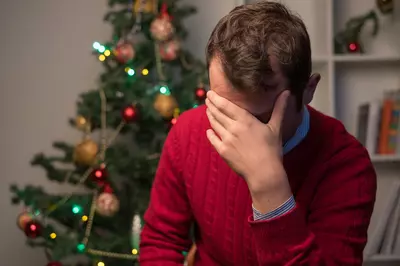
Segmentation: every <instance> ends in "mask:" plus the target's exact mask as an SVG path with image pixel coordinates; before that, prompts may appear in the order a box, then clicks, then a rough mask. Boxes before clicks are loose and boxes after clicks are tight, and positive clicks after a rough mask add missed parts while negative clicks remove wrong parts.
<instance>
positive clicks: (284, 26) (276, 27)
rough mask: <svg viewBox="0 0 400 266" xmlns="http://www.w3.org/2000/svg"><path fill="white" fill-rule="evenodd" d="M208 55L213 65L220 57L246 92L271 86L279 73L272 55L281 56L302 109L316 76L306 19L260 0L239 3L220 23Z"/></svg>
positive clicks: (234, 82)
mask: <svg viewBox="0 0 400 266" xmlns="http://www.w3.org/2000/svg"><path fill="white" fill-rule="evenodd" d="M206 56H207V63H208V64H209V63H210V60H211V59H212V57H214V56H218V57H219V59H220V60H221V63H222V67H223V70H224V73H225V75H226V77H227V79H228V80H229V81H230V82H231V84H232V85H233V87H234V88H236V89H238V90H244V91H257V90H261V89H262V90H265V89H268V84H269V83H268V80H270V77H271V75H273V74H274V73H273V71H272V69H271V65H270V59H269V57H270V56H275V57H276V58H277V60H278V62H279V67H280V69H281V71H282V73H283V74H284V76H285V77H286V79H287V82H288V86H289V88H290V90H291V93H292V94H294V95H295V97H296V99H297V105H298V108H299V109H300V108H301V103H302V96H303V91H304V89H305V86H306V85H307V82H308V80H309V78H310V75H311V67H312V66H311V47H310V38H309V36H308V33H307V29H306V27H305V25H304V23H303V21H302V20H301V19H300V18H299V17H298V16H296V15H294V14H292V13H291V12H290V11H289V10H288V9H287V8H286V7H285V6H284V5H282V4H280V3H277V2H270V1H260V2H257V3H254V4H248V5H242V6H238V7H236V8H235V9H233V10H232V11H231V12H230V13H229V14H228V15H226V16H225V17H223V18H222V19H221V20H220V21H219V22H218V24H217V25H216V27H215V29H214V30H213V32H212V34H211V36H210V39H209V41H208V44H207V48H206Z"/></svg>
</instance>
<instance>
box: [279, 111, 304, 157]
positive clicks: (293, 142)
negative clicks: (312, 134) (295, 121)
mask: <svg viewBox="0 0 400 266" xmlns="http://www.w3.org/2000/svg"><path fill="white" fill-rule="evenodd" d="M309 130H310V112H309V111H308V109H307V107H306V106H304V107H303V118H302V121H301V124H300V125H299V127H298V128H297V130H296V133H295V134H294V135H293V137H291V138H290V139H289V140H288V141H287V142H286V143H285V145H283V154H284V155H285V154H287V153H288V152H290V151H291V150H292V149H294V148H295V147H296V146H297V145H298V144H299V143H300V142H301V141H302V140H303V139H304V138H305V137H306V136H307V133H308V131H309Z"/></svg>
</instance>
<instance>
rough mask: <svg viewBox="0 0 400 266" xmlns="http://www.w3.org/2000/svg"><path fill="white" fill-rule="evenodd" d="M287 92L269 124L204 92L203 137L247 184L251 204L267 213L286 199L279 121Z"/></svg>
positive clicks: (277, 104) (278, 100) (275, 109)
mask: <svg viewBox="0 0 400 266" xmlns="http://www.w3.org/2000/svg"><path fill="white" fill-rule="evenodd" d="M288 96H289V91H284V92H282V93H281V94H280V96H279V97H278V99H277V101H276V103H275V106H274V110H273V113H272V116H271V119H270V121H269V122H268V123H267V124H263V123H262V122H260V121H258V120H257V119H256V118H255V117H254V116H253V115H251V114H250V113H249V112H247V111H246V110H244V109H242V108H240V107H239V106H237V105H235V104H233V103H232V102H230V101H228V100H227V99H225V98H222V97H220V96H219V95H218V94H216V93H215V92H213V91H209V92H208V93H207V99H206V105H207V116H208V119H209V120H210V124H211V127H212V129H209V130H207V138H208V140H209V141H210V143H211V144H212V145H213V146H214V148H215V149H216V151H217V152H218V153H219V154H220V155H221V157H222V158H223V159H224V160H225V161H226V162H227V163H228V164H229V166H230V167H231V168H232V169H233V170H234V171H235V172H236V173H238V174H239V175H241V176H242V177H243V178H244V179H245V180H246V182H247V185H248V187H249V190H250V193H251V195H252V198H253V205H254V207H255V208H256V209H258V210H259V211H260V212H268V211H271V210H273V209H275V208H276V207H278V206H279V205H281V204H282V203H283V202H285V201H286V200H287V199H288V198H289V197H290V196H291V194H292V193H291V191H290V186H289V183H288V180H287V176H286V172H285V170H284V168H283V165H282V134H281V128H282V126H281V125H282V120H283V117H284V114H285V109H286V104H287V99H288Z"/></svg>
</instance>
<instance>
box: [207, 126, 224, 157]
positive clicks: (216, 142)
mask: <svg viewBox="0 0 400 266" xmlns="http://www.w3.org/2000/svg"><path fill="white" fill-rule="evenodd" d="M206 134H207V138H208V140H209V141H210V143H211V145H212V146H213V147H214V149H215V150H216V151H217V152H218V153H220V151H221V148H222V141H221V140H220V139H219V138H218V137H217V135H216V134H215V132H214V131H213V130H212V129H207V131H206Z"/></svg>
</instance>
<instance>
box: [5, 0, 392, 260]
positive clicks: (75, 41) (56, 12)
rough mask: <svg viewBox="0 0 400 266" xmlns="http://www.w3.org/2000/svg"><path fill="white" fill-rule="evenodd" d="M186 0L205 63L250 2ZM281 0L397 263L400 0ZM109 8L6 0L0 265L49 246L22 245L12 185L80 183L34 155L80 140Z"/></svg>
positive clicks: (322, 105) (193, 45) (388, 254)
mask: <svg viewBox="0 0 400 266" xmlns="http://www.w3.org/2000/svg"><path fill="white" fill-rule="evenodd" d="M181 2H182V3H184V4H191V5H193V6H195V7H197V9H198V13H197V14H195V15H193V16H191V17H188V18H187V19H186V20H185V22H184V23H185V26H186V27H187V29H188V30H189V37H188V39H187V40H186V41H185V42H184V43H183V46H184V47H185V48H186V49H188V50H189V51H190V52H192V53H193V54H194V55H195V56H196V57H197V58H199V59H201V60H203V61H204V58H205V56H204V48H205V45H206V42H207V40H208V37H209V35H210V33H211V31H212V29H213V28H214V26H215V24H216V23H217V21H218V20H219V19H220V18H221V17H222V16H224V15H225V14H227V13H228V12H229V11H230V10H231V9H232V8H233V7H234V6H236V5H238V4H243V3H246V1H245V0H242V1H241V0H223V1H212V0H201V1H195V0H182V1H181ZM247 2H248V3H251V2H253V1H251V0H248V1H247ZM283 2H285V3H286V4H287V5H288V6H289V7H290V8H291V9H292V10H293V11H295V12H297V13H299V14H300V16H301V17H302V18H303V19H304V21H305V23H306V25H307V27H308V30H309V33H310V36H311V42H312V49H313V60H314V70H315V71H317V72H319V73H321V75H322V78H323V79H322V82H321V85H320V86H319V88H318V91H317V95H316V98H315V100H314V102H313V104H312V105H313V106H315V107H316V108H317V109H318V110H320V111H322V112H324V113H326V114H328V115H331V116H334V117H336V118H338V119H339V120H341V121H342V122H343V123H344V125H345V126H346V128H347V129H348V130H349V131H350V132H351V133H352V134H354V135H355V136H357V137H358V138H359V139H360V141H362V142H363V143H364V145H365V146H367V147H368V149H369V151H370V153H371V157H372V160H373V162H374V164H375V166H376V170H377V172H378V184H379V189H378V198H377V202H376V207H375V212H374V215H373V219H372V222H371V226H370V230H369V234H370V242H369V243H368V246H367V249H366V253H367V256H368V257H369V258H370V259H371V260H373V259H375V260H378V261H379V260H392V261H394V260H398V261H400V237H399V240H398V241H397V238H396V237H395V236H397V235H400V228H397V227H398V223H399V221H400V207H397V206H400V204H399V199H398V198H399V195H400V189H399V188H400V185H399V181H400V133H399V132H400V125H399V122H398V113H399V112H400V109H399V108H400V107H399V106H400V104H399V103H400V101H399V99H400V97H399V96H398V92H397V91H398V90H399V89H400V12H399V10H400V1H399V0H393V1H389V0H380V1H379V0H286V1H283ZM107 11H108V6H107V1H106V0H85V1H78V0H69V1H52V0H36V1H27V0H25V1H24V0H20V1H13V0H3V1H2V8H1V10H0V21H1V23H0V32H1V36H2V41H1V46H0V60H1V66H0V67H1V71H0V84H1V85H2V89H1V97H0V99H1V104H0V108H1V109H0V116H1V118H0V125H1V138H0V147H1V149H2V152H1V154H0V158H1V159H0V169H1V172H2V174H1V176H2V177H1V179H0V182H1V185H0V190H1V193H0V204H1V211H2V219H1V220H0V236H1V245H2V246H3V248H2V249H0V259H1V260H2V262H1V263H0V264H1V265H3V264H4V265H21V266H22V265H46V259H45V256H44V253H43V252H40V251H39V250H38V249H31V248H29V247H28V246H26V245H25V238H26V237H25V235H24V234H22V233H21V231H20V230H19V228H18V227H17V225H16V219H17V218H16V217H17V216H18V215H19V214H20V213H21V208H20V207H16V206H13V205H11V202H10V198H11V194H10V191H9V185H10V184H11V183H18V184H22V185H23V184H27V183H33V184H38V185H42V186H43V187H44V188H45V189H47V190H49V191H52V192H53V193H59V192H60V193H62V192H66V191H71V190H76V189H77V188H76V187H72V186H68V185H58V184H55V183H51V182H49V181H48V180H47V179H46V178H45V175H44V172H43V171H42V170H41V169H38V168H32V167H31V166H30V164H29V162H30V160H31V159H32V157H33V155H34V154H36V153H37V152H39V151H40V152H52V147H51V143H52V141H54V140H58V139H62V140H66V141H69V142H71V143H75V142H76V140H77V139H78V138H80V136H81V135H80V132H77V131H76V130H74V129H73V128H71V127H70V126H69V125H68V123H67V120H68V118H69V117H71V115H73V114H74V113H75V102H76V99H77V96H78V94H80V93H82V92H85V91H87V90H89V89H90V88H92V87H95V86H96V80H97V78H98V75H99V73H100V70H101V65H100V64H99V62H98V59H97V58H96V57H93V56H92V54H91V53H92V49H93V48H92V44H93V42H94V41H102V40H107V39H109V38H110V36H111V30H112V29H111V27H110V26H109V25H108V24H106V23H104V22H103V21H102V18H103V16H104V14H105V13H106V12H107ZM351 19H353V20H352V21H351V23H347V22H349V20H351ZM376 25H378V26H379V27H378V28H377V29H375V26H376ZM381 110H382V112H381ZM396 112H397V113H396ZM396 115H397V118H396ZM392 116H394V118H393V117H392ZM396 119H397V120H396ZM396 121H397V122H396ZM78 189H79V188H78ZM387 235H390V236H392V237H388V236H387ZM396 243H397V244H396ZM399 265H400V262H399Z"/></svg>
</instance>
